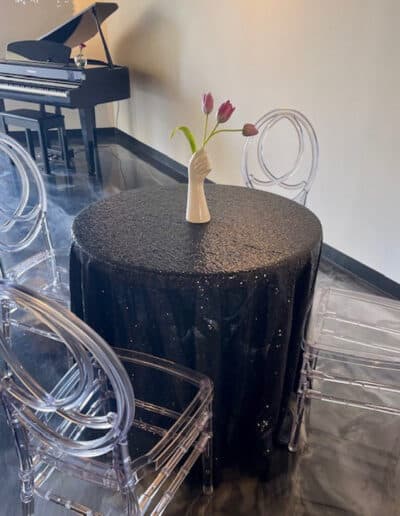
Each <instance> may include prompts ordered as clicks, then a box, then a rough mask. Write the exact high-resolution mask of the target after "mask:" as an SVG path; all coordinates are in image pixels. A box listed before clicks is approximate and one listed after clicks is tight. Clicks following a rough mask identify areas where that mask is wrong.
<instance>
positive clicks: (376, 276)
mask: <svg viewBox="0 0 400 516" xmlns="http://www.w3.org/2000/svg"><path fill="white" fill-rule="evenodd" d="M67 133H68V137H69V138H70V139H71V140H72V141H75V142H79V143H80V142H81V140H82V135H81V131H80V130H79V129H68V131H67ZM12 136H14V137H15V138H16V139H17V140H20V141H24V138H25V135H24V133H23V132H22V131H17V132H13V133H12ZM97 137H98V140H99V142H100V143H103V144H107V143H117V144H118V145H121V146H122V147H124V148H125V149H127V150H129V151H130V152H132V153H133V154H135V155H136V156H137V157H138V158H140V159H142V160H143V161H145V162H146V163H149V164H150V165H152V166H154V167H155V168H157V170H160V171H161V172H163V173H164V174H166V175H168V176H170V177H172V178H174V179H176V180H177V181H178V182H180V183H184V182H186V181H187V169H186V167H185V166H184V165H182V164H181V163H179V162H178V161H175V160H173V159H172V158H170V157H168V156H166V155H165V154H163V153H162V152H159V151H158V150H156V149H154V148H153V147H150V146H149V145H146V144H145V143H142V142H140V141H139V140H136V138H133V137H132V136H131V135H129V134H127V133H125V132H124V131H121V130H120V129H116V128H113V127H99V128H98V129H97ZM210 182H212V181H210ZM322 257H323V258H324V259H326V260H328V261H330V262H332V263H333V264H335V265H337V266H339V267H341V268H342V269H345V270H346V271H348V272H350V273H351V274H354V275H355V276H357V277H358V278H360V279H361V280H363V281H365V282H367V283H369V284H370V285H371V286H373V287H375V288H377V289H379V290H380V291H381V292H382V293H383V294H387V295H389V296H391V297H393V298H395V299H399V300H400V285H399V284H398V283H396V282H395V281H393V280H391V279H389V278H387V277H386V276H384V275H383V274H381V273H379V272H377V271H375V270H374V269H371V268H370V267H368V266H367V265H364V264H362V263H360V262H358V261H357V260H355V259H354V258H351V257H350V256H347V255H346V254H344V253H342V252H340V251H338V250H337V249H334V248H333V247H331V246H329V245H328V244H323V248H322Z"/></svg>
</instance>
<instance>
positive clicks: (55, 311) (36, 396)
mask: <svg viewBox="0 0 400 516" xmlns="http://www.w3.org/2000/svg"><path fill="white" fill-rule="evenodd" d="M0 305H1V307H2V310H1V326H0V359H1V360H2V361H3V362H4V364H5V370H4V373H3V375H2V377H1V378H0V397H1V401H2V402H3V406H4V408H5V412H6V414H7V419H8V422H9V425H10V427H11V428H12V430H13V433H14V436H15V444H16V447H17V451H18V458H19V461H20V472H19V477H20V479H21V500H22V503H23V508H24V509H23V510H24V511H25V512H24V514H27V515H31V514H34V509H33V508H34V504H33V495H34V493H36V494H37V495H38V496H39V497H43V498H44V499H45V500H46V501H48V502H49V503H50V502H52V501H54V502H56V503H58V504H61V505H63V506H64V507H65V508H67V509H72V510H77V509H78V508H81V509H79V510H85V511H86V512H85V513H87V514H100V513H101V511H98V512H97V508H92V507H90V508H89V507H88V506H86V505H84V504H82V503H81V500H76V501H74V500H73V499H72V498H71V497H70V495H67V494H66V493H64V492H62V493H61V494H56V493H55V492H54V491H53V488H52V487H51V485H52V484H51V479H52V476H53V475H54V473H55V472H57V473H60V474H62V473H65V474H68V475H69V478H71V477H72V478H76V479H77V480H78V482H77V488H78V489H79V488H80V485H81V484H82V482H86V483H89V484H94V485H96V486H102V487H106V488H107V489H112V490H114V491H115V492H116V493H119V495H120V496H119V497H113V500H114V499H115V500H116V501H117V499H118V500H119V501H120V502H121V503H122V504H123V506H124V508H123V509H122V508H121V507H120V508H119V509H118V511H116V512H115V513H116V514H122V513H124V514H128V515H129V516H139V515H142V514H145V513H149V514H161V513H162V512H163V511H164V510H165V508H166V506H167V505H168V504H169V503H170V501H171V499H172V498H173V496H174V494H175V492H176V491H177V489H178V488H179V486H180V485H181V483H182V482H183V480H184V479H185V478H186V476H187V474H188V472H189V470H190V468H191V467H192V466H193V464H194V463H195V462H196V460H197V459H198V458H199V457H200V456H202V457H203V479H204V480H203V490H204V492H205V493H207V494H210V493H211V492H212V446H211V438H212V408H211V406H212V383H211V381H210V380H209V379H208V378H206V377H205V376H203V375H201V374H200V373H197V372H195V371H192V370H189V369H186V368H184V367H181V366H179V365H177V364H174V363H172V362H169V361H167V360H164V359H161V358H155V357H151V356H149V355H146V354H144V353H139V352H134V351H130V350H121V349H113V348H111V347H110V346H109V345H108V344H107V343H106V342H104V341H103V339H101V338H100V337H99V336H98V335H97V334H96V333H95V332H94V331H93V330H91V329H90V328H89V327H88V326H86V325H85V323H83V322H82V321H81V320H80V319H78V318H77V317H75V316H74V315H73V314H71V313H70V312H69V311H68V310H67V309H65V308H63V307H61V306H60V305H57V303H55V302H54V301H50V300H48V299H45V298H44V297H42V296H40V295H39V294H37V293H35V292H33V291H31V290H29V289H28V288H26V287H24V286H20V285H16V284H12V283H11V282H9V281H8V280H0ZM18 311H20V312H21V314H20V316H21V317H22V318H23V317H25V316H28V317H29V319H30V321H31V323H30V324H31V326H33V327H34V326H35V325H38V326H39V327H40V331H39V332H33V335H34V339H33V338H32V334H31V333H26V332H25V331H24V330H22V332H21V331H20V327H14V326H13V325H11V324H10V315H11V312H12V314H13V316H14V315H15V313H16V312H18ZM26 341H28V342H29V350H30V352H31V353H32V359H31V360H29V365H30V364H31V362H32V361H33V362H34V361H35V354H36V353H38V352H39V351H40V349H41V347H42V346H43V347H44V348H45V349H46V350H47V349H48V346H49V344H50V346H51V347H50V349H52V348H53V346H55V343H56V342H57V345H58V344H59V345H60V347H61V348H62V350H63V349H64V348H66V349H67V350H68V354H65V353H64V354H61V355H60V354H59V353H58V355H54V358H51V362H52V363H53V365H54V366H55V371H56V372H57V375H59V374H61V378H59V379H58V380H57V382H56V384H55V386H54V387H53V388H51V389H47V388H45V387H43V386H42V384H41V381H38V380H37V378H36V376H35V373H36V372H37V368H35V367H33V371H35V373H34V374H32V373H31V372H30V369H29V371H28V370H27V368H26V367H25V365H24V363H23V362H22V360H21V358H20V355H19V353H18V351H19V349H18V348H19V347H20V346H21V345H24V343H25V345H26V344H27V342H26ZM37 346H39V347H37ZM22 356H24V353H22ZM50 356H51V357H52V354H51V355H50ZM56 356H58V357H60V356H62V357H64V358H63V360H62V362H63V364H64V365H65V367H63V368H60V367H59V366H60V364H59V363H58V361H59V360H60V358H58V359H56V358H55V357H56ZM71 357H72V359H73V360H72V363H71ZM39 370H40V367H39ZM59 371H61V373H58V372H59ZM63 371H65V372H63ZM47 376H48V375H47V374H45V377H46V378H47ZM57 377H58V376H57ZM161 377H163V379H164V380H165V379H166V380H167V384H166V385H168V386H169V388H170V389H171V391H170V392H171V393H173V394H174V395H175V396H176V395H177V394H178V393H179V395H178V396H177V399H176V400H175V399H172V400H171V402H170V403H169V402H168V399H167V398H168V396H166V389H165V388H163V386H162V385H161V383H160V384H159V386H158V387H157V388H154V387H155V386H156V385H157V384H158V383H159V382H160V381H161ZM164 377H165V378H164ZM132 379H135V381H137V382H138V384H139V386H140V388H139V392H141V395H142V397H141V398H139V399H137V400H136V399H135V396H134V392H133V387H132ZM178 384H182V385H186V386H187V387H188V389H189V390H188V391H186V390H182V391H179V390H178V391H177V390H176V389H177V386H178ZM147 386H149V387H150V398H149V399H147V398H146V397H145V395H146V393H147V390H146V387H147ZM168 392H169V391H168ZM158 397H160V399H161V402H160V401H158ZM183 400H186V401H185V402H183ZM165 403H166V404H165ZM181 403H182V406H181ZM137 412H139V414H138V415H137ZM135 429H137V430H139V431H140V435H142V434H146V436H149V437H146V439H148V438H150V439H151V441H152V445H151V446H150V448H149V449H147V450H146V451H143V452H140V453H136V454H135V456H134V457H131V455H130V452H131V450H135V449H136V448H137V447H139V441H140V440H136V438H135V437H133V434H132V431H133V430H135ZM49 486H50V487H49ZM61 489H62V490H63V487H61ZM100 491H101V490H99V493H100ZM118 503H119V502H118Z"/></svg>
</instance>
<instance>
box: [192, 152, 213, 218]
mask: <svg viewBox="0 0 400 516" xmlns="http://www.w3.org/2000/svg"><path fill="white" fill-rule="evenodd" d="M210 172H211V166H210V162H209V161H208V156H207V152H206V151H205V149H204V147H202V148H201V149H200V150H198V151H196V152H195V153H194V154H193V155H192V157H191V158H190V161H189V167H188V175H189V184H188V192H187V203H186V220H187V221H188V222H192V223H194V224H204V223H206V222H209V221H210V219H211V216H210V211H209V209H208V206H207V200H206V196H205V193H204V180H205V178H206V177H207V176H208V174H209V173H210Z"/></svg>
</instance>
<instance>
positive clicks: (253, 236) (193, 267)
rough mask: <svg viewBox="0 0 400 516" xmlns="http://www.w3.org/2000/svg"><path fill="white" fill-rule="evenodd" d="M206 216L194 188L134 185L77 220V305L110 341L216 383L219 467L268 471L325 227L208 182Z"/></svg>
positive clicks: (274, 199) (279, 202)
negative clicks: (190, 192)
mask: <svg viewBox="0 0 400 516" xmlns="http://www.w3.org/2000/svg"><path fill="white" fill-rule="evenodd" d="M206 196H207V200H208V204H209V208H210V212H211V216H212V220H211V222H210V223H208V224H203V225H195V224H189V223H187V222H186V221H185V218H184V217H185V203H186V186H185V185H177V186H174V187H165V188H161V187H158V188H151V189H142V190H132V191H127V192H124V193H121V194H118V195H116V196H114V197H111V198H108V199H106V200H104V201H100V202H98V203H95V204H93V205H91V206H89V207H88V208H87V209H86V210H84V211H83V212H82V213H81V214H80V215H79V216H78V217H77V218H76V220H75V223H74V226H73V233H74V243H73V246H72V252H71V302H72V309H73V311H75V313H77V314H78V315H79V316H80V317H81V318H82V319H84V320H85V321H86V322H87V323H88V324H89V325H91V326H92V327H93V328H95V329H96V330H97V331H98V332H99V333H100V335H102V336H103V337H104V338H105V339H106V340H107V341H108V342H109V343H110V344H111V345H115V346H119V347H128V348H133V349H137V350H141V351H146V352H148V353H153V354H155V355H160V356H164V357H167V358H169V359H171V360H173V361H176V362H179V363H183V364H185V365H187V366H189V367H192V368H195V369H198V370H200V371H202V372H204V373H206V374H208V375H209V376H210V377H211V378H212V379H213V381H214V384H215V404H214V411H215V418H214V420H215V457H216V464H217V465H218V464H220V465H221V466H222V465H228V464H238V463H240V464H242V465H243V466H247V467H248V468H250V469H252V470H257V471H262V469H263V467H264V465H265V464H266V460H265V456H268V454H269V453H270V451H271V449H272V446H273V443H274V438H276V436H277V433H278V430H279V428H280V426H281V424H282V421H283V417H284V414H285V411H286V409H287V404H288V399H289V396H290V393H291V392H292V391H293V388H294V384H295V377H296V372H297V368H298V361H299V354H300V341H301V334H302V331H303V327H304V323H305V319H306V314H307V310H308V307H309V305H310V302H311V296H312V289H313V285H314V279H315V275H316V272H317V267H318V262H319V254H320V246H321V238H322V231H321V226H320V223H319V221H318V219H317V218H316V217H315V216H314V215H313V214H312V213H311V212H310V211H309V210H307V209H305V208H303V207H301V206H299V205H298V204H295V203H294V202H291V201H288V200H287V199H284V198H282V197H278V196H276V195H272V194H268V193H265V192H259V191H255V190H250V189H245V188H240V187H231V186H222V185H207V187H206Z"/></svg>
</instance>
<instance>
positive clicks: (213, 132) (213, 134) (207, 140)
mask: <svg viewBox="0 0 400 516" xmlns="http://www.w3.org/2000/svg"><path fill="white" fill-rule="evenodd" d="M217 127H218V124H217V125H216V126H215V127H214V129H213V130H212V131H211V133H210V134H209V135H208V138H207V139H206V141H204V142H203V147H204V146H205V144H206V143H208V142H209V141H210V140H211V138H212V137H213V136H215V135H216V134H218V133H241V132H242V129H219V130H218V131H216V128H217Z"/></svg>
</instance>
